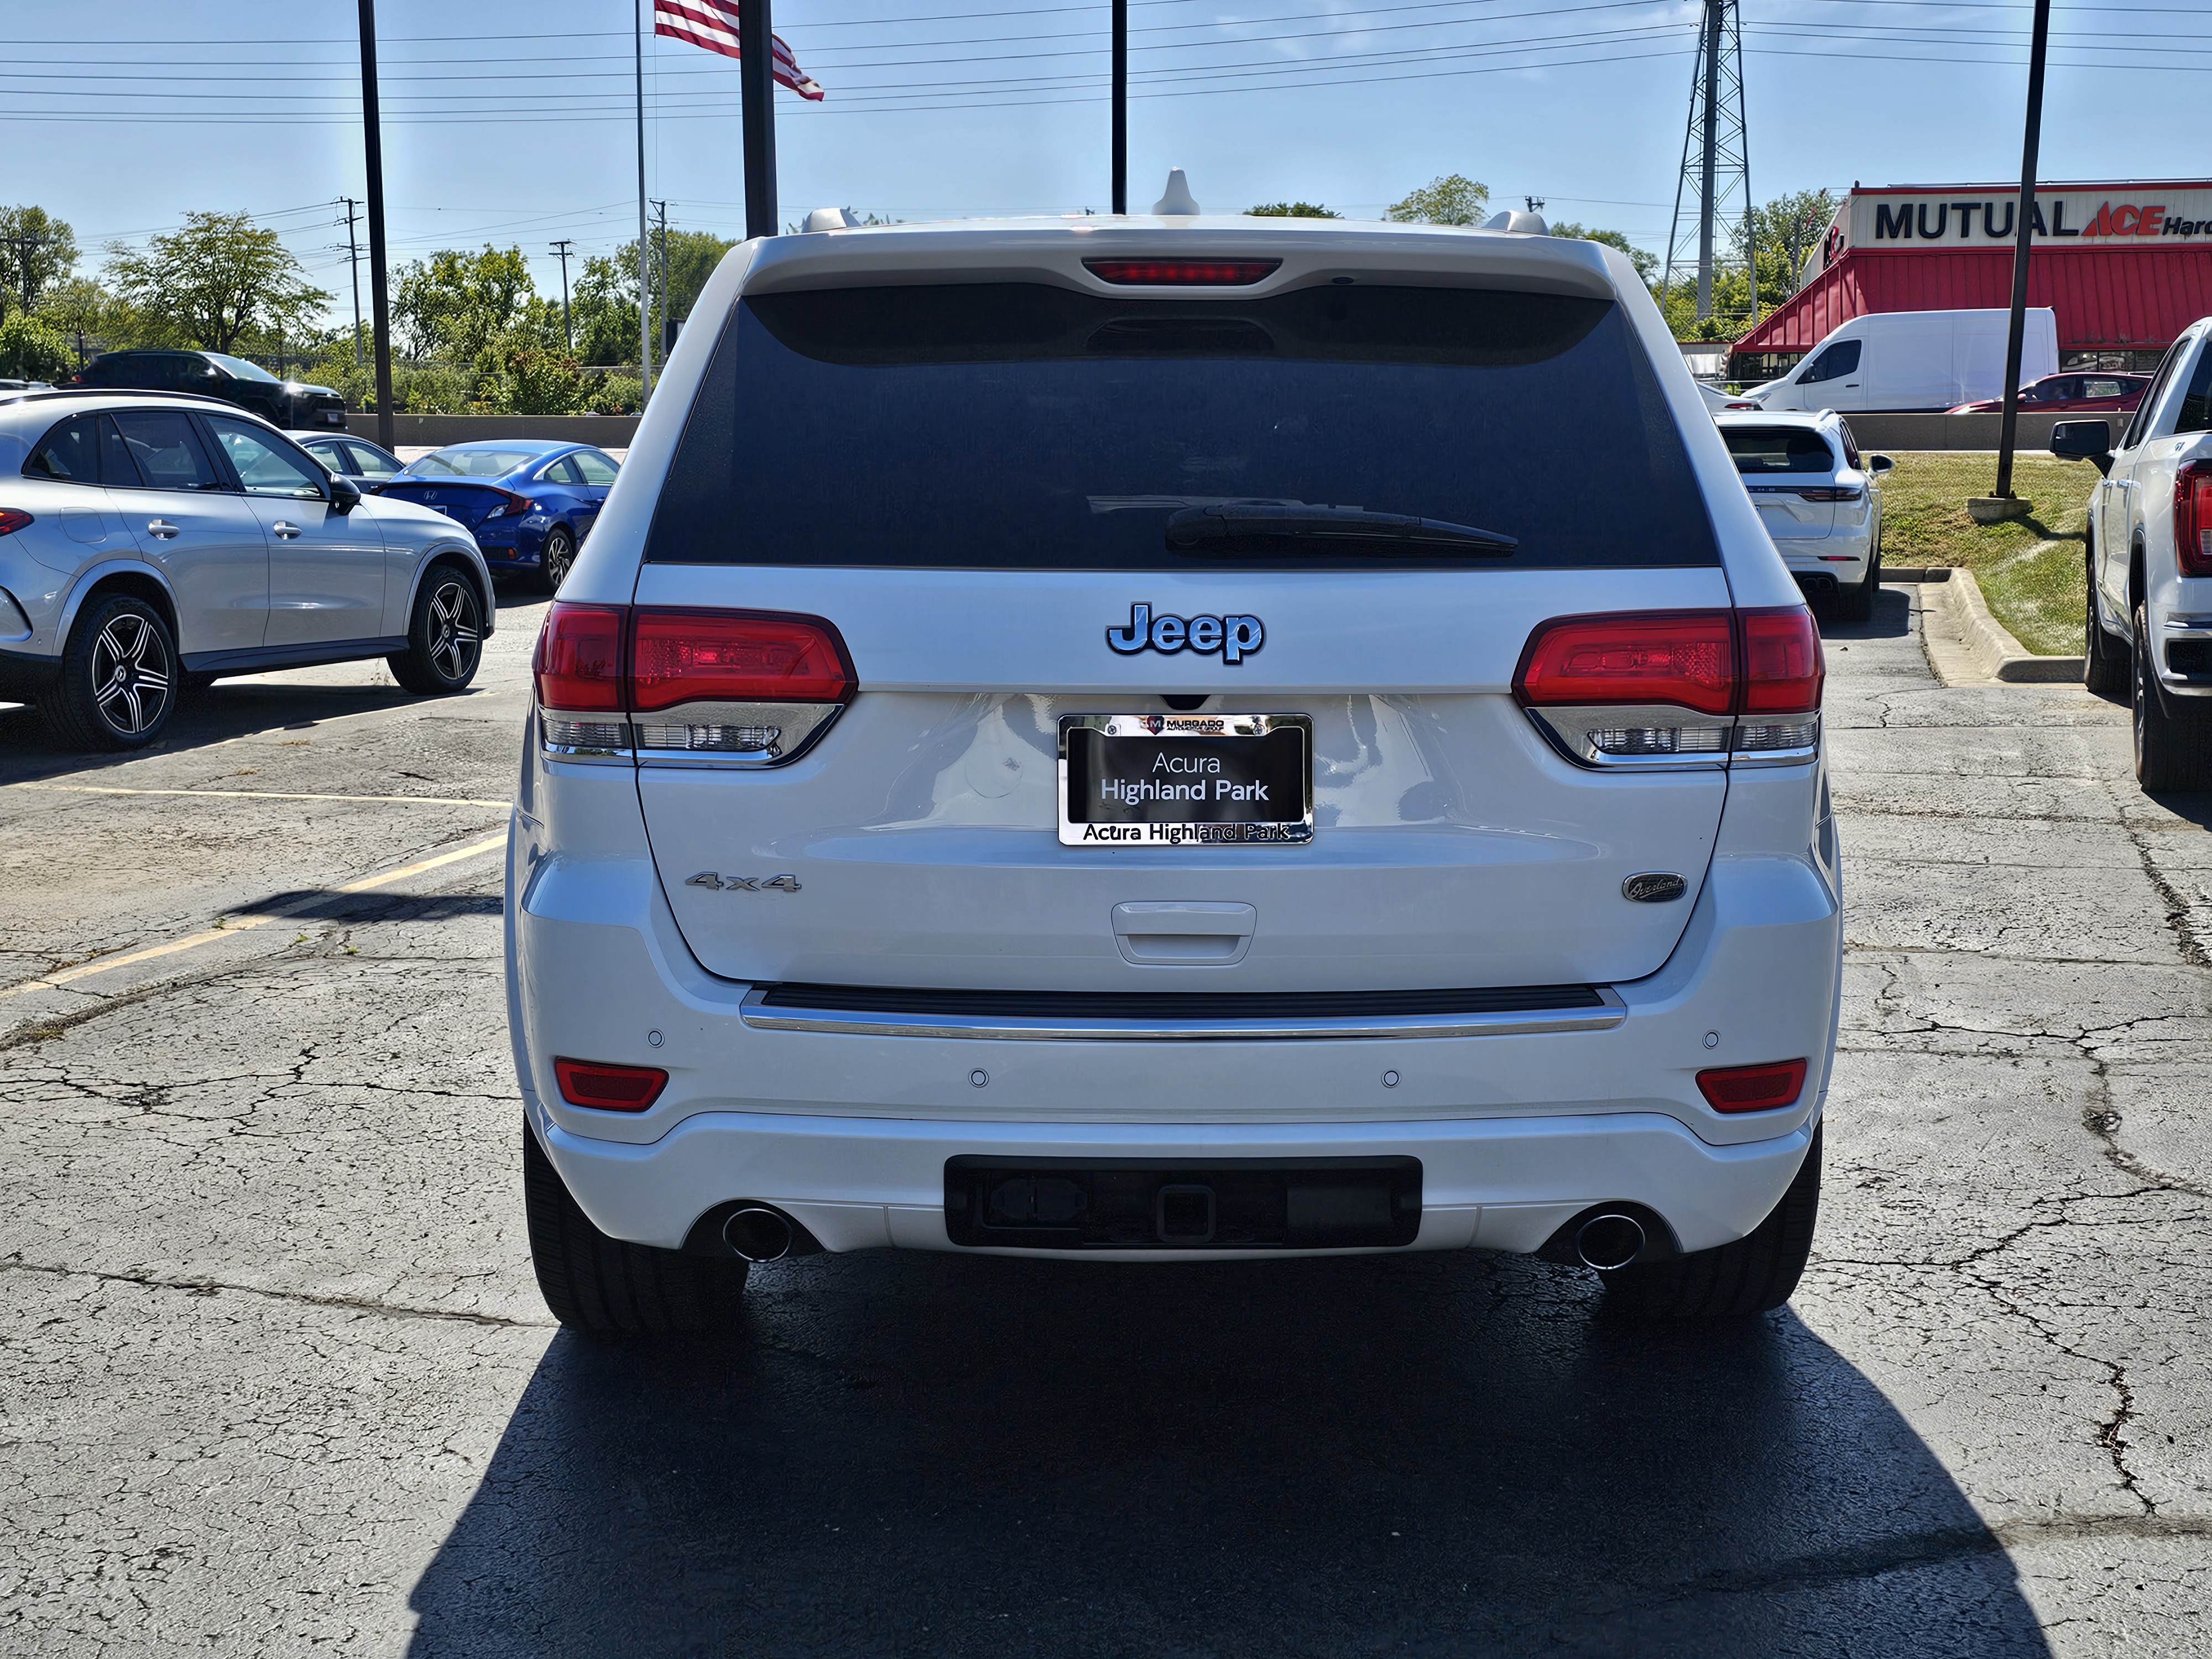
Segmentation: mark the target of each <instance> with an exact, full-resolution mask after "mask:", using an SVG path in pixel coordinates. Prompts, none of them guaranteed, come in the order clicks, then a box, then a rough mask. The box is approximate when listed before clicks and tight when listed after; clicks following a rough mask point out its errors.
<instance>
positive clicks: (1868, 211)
mask: <svg viewBox="0 0 2212 1659" xmlns="http://www.w3.org/2000/svg"><path fill="white" fill-rule="evenodd" d="M2019 197H2020V192H2019V189H2018V187H2017V186H2014V187H2013V188H2012V189H2010V190H2008V189H2007V188H2006V187H2005V186H2003V185H1908V186H1898V187H1893V188H1890V189H1884V190H1865V189H1862V188H1860V187H1858V186H1857V185H1854V186H1852V189H1851V191H1850V195H1849V196H1848V197H1845V198H1844V204H1843V205H1842V206H1841V207H1840V208H1839V209H1838V210H1837V212H1836V216H1835V219H1834V220H1833V222H1832V223H1831V224H1830V225H1829V227H1828V231H1827V234H1826V236H1825V237H1824V238H1823V239H1822V241H1821V245H1820V248H1819V250H1818V251H1817V252H1815V253H1814V255H1813V257H1812V258H1810V259H1809V260H1808V261H1807V267H1806V281H1805V283H1804V286H1803V287H1802V288H1800V289H1798V290H1797V292H1796V294H1794V295H1791V296H1790V299H1789V300H1788V301H1785V302H1784V304H1783V305H1781V306H1779V307H1777V308H1776V309H1775V310H1774V312H1773V313H1771V314H1770V315H1769V316H1768V317H1767V318H1765V320H1763V321H1762V322H1760V323H1759V325H1758V326H1757V327H1755V328H1753V330H1752V331H1750V332H1749V333H1747V334H1746V335H1744V336H1743V337H1742V338H1741V339H1740V340H1738V341H1737V342H1736V343H1735V349H1734V351H1733V353H1732V354H1731V356H1730V358H1729V375H1730V377H1731V378H1732V379H1736V380H1765V379H1768V378H1771V376H1772V375H1775V374H1781V373H1783V372H1784V371H1785V370H1787V369H1788V368H1790V365H1791V364H1793V363H1795V362H1796V361H1797V360H1798V359H1799V358H1800V357H1802V356H1804V355H1805V353H1806V352H1807V351H1808V350H1810V349H1812V348H1813V347H1814V345H1816V344H1817V343H1819V342H1820V339H1821V338H1822V337H1824V336H1826V334H1827V333H1828V332H1829V331H1831V330H1832V329H1833V328H1835V327H1836V326H1837V325H1839V324H1842V323H1844V322H1847V321H1849V320H1850V319H1851V318H1853V317H1858V316H1863V315H1865V314H1866V313H1869V312H1882V311H1961V310H1974V309H1982V308H1989V307H2004V306H2008V305H2009V304H2011V302H2012V264H2013V240H2014V230H2015V225H2016V223H2017V220H2016V219H2015V214H2016V212H2017V210H2018V206H2019ZM2030 231H2031V235H2032V247H2031V252H2030V253H2029V258H2028V267H2027V302H2028V304H2030V305H2032V306H2049V307H2051V309H2052V310H2053V311H2055V312H2056V313H2057V317H2058V356H2059V362H2060V365H2061V366H2062V367H2064V368H2081V367H2097V368H2148V367H2150V366H2152V365H2154V364H2155V363H2156V362H2157V361H2158V358H2159V356H2160V354H2161V353H2163V352H2164V351H2165V349H2166V347H2167V346H2169V345H2171V344H2172V343H2173V340H2174V337H2175V336H2177V335H2179V333H2180V332H2181V331H2182V330H2183V329H2184V328H2186V327H2187V326H2188V325H2190V324H2191V323H2192V322H2194V321H2195V320H2196V319H2197V318H2199V317H2203V316H2205V315H2207V314H2208V313H2212V182H2208V181H2204V180H2200V179H2191V180H2155V179H2154V180H2150V181H2139V180H2130V181H2125V182H2119V183H2113V184H2088V185H2048V186H2045V187H2042V188H2039V190H2038V191H2036V197H2035V204H2034V210H2033V216H2032V218H2031V220H2030Z"/></svg>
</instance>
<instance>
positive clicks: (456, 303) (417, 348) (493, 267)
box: [392, 242, 560, 362]
mask: <svg viewBox="0 0 2212 1659" xmlns="http://www.w3.org/2000/svg"><path fill="white" fill-rule="evenodd" d="M541 309H542V304H541V302H539V301H538V288H537V284H536V283H533V282H532V281H531V278H530V265H529V262H528V261H527V260H526V259H524V258H523V257H522V250H521V249H520V247H506V248H495V247H494V246H491V244H490V243H489V242H487V243H485V244H484V246H483V251H482V252H477V253H463V252H459V251H457V250H455V249H453V248H443V249H441V250H440V251H439V252H435V253H434V254H432V255H431V256H430V257H429V258H427V259H418V260H416V262H415V263H414V264H410V265H405V266H403V267H401V269H400V272H399V282H398V292H397V293H396V295H394V298H393V302H392V318H393V320H394V321H395V322H397V323H398V325H399V327H400V328H401V329H402V330H404V331H405V333H406V336H407V340H408V344H409V348H410V350H411V352H412V353H413V355H414V356H417V357H441V358H445V359H447V360H448V361H453V362H467V361H470V360H471V359H473V358H475V357H476V356H477V355H478V354H479V353H481V352H482V351H483V349H485V348H486V347H487V346H489V345H490V344H491V343H492V342H493V341H494V340H495V339H497V338H498V337H501V335H505V334H508V333H511V332H513V331H515V330H517V329H520V328H525V327H527V326H528V325H532V323H533V322H535V323H537V324H538V325H539V326H541V327H542V326H543V320H544V319H543V318H542V317H540V316H538V315H536V314H535V313H538V312H539V311H540V310H541ZM552 324H553V327H554V328H555V329H556V330H557V329H558V328H559V327H560V314H559V311H558V309H557V307H556V309H555V312H554V315H553V319H552Z"/></svg>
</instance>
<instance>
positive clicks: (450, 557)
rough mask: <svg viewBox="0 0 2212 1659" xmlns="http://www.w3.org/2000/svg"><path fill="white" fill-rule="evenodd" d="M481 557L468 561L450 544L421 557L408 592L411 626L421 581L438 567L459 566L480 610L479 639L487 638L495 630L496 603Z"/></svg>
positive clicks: (420, 592) (408, 612) (496, 621)
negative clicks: (481, 621) (481, 623)
mask: <svg viewBox="0 0 2212 1659" xmlns="http://www.w3.org/2000/svg"><path fill="white" fill-rule="evenodd" d="M482 557H483V555H482V554H478V555H477V556H476V557H475V558H471V557H470V556H469V555H468V554H467V553H466V552H465V551H463V550H461V549H459V548H458V547H454V546H453V545H451V544H447V545H446V546H444V547H439V548H435V549H433V550H431V551H429V552H428V553H426V554H424V555H423V556H422V559H421V561H420V562H417V563H416V567H415V575H414V579H413V580H412V582H411V583H410V586H409V587H408V591H407V611H406V614H407V617H408V618H409V620H410V624H411V623H412V620H413V618H414V616H415V601H416V599H420V598H421V597H422V583H423V581H424V580H425V579H426V578H427V577H428V575H429V574H430V573H431V572H432V571H433V570H435V569H436V568H438V567H439V566H440V565H441V564H450V565H459V567H460V568H461V569H462V570H463V571H464V572H465V574H467V576H468V579H469V585H470V586H471V587H473V588H475V589H476V592H477V605H479V606H480V607H482V609H483V628H482V629H479V630H478V635H479V637H481V638H483V639H487V640H488V639H489V638H490V637H491V636H492V635H493V634H494V633H495V632H496V631H497V629H498V626H499V623H498V617H499V601H498V600H497V599H495V597H494V596H493V592H492V585H491V572H490V570H489V568H487V567H485V566H483V565H482V564H480V563H479V562H478V561H479V560H481V559H482ZM403 643H404V641H403Z"/></svg>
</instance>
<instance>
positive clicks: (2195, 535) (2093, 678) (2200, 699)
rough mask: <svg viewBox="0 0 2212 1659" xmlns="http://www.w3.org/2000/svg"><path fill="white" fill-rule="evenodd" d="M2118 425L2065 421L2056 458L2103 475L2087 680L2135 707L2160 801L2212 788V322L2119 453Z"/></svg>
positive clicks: (2169, 361)
mask: <svg viewBox="0 0 2212 1659" xmlns="http://www.w3.org/2000/svg"><path fill="white" fill-rule="evenodd" d="M2051 453H2053V454H2056V455H2065V456H2070V457H2075V458H2081V459H2089V460H2093V461H2094V462H2096V464H2097V466H2098V470H2099V471H2101V472H2102V473H2103V474H2104V475H2105V476H2104V482H2103V483H2100V484H2099V485H2098V486H2097V489H2096V493H2095V495H2094V496H2093V499H2092V500H2091V501H2090V505H2089V527H2088V564H2089V570H2088V606H2087V611H2088V615H2087V624H2088V625H2087V629H2086V630H2085V632H2086V634H2087V640H2086V645H2087V671H2086V673H2085V676H2084V678H2086V679H2087V683H2088V686H2089V689H2090V690H2092V691H2095V692H2099V693H2101V694H2104V695H2106V696H2113V695H2117V694H2118V693H2120V692H2123V691H2124V692H2126V693H2127V694H2128V695H2129V696H2130V700H2131V701H2132V702H2133V704H2134V707H2135V760H2136V780H2137V781H2139V782H2140V783H2141V784H2142V787H2144V788H2146V789H2189V788H2202V787H2204V786H2205V785H2206V784H2207V783H2212V317H2206V318H2201V319H2198V320H2197V321H2196V322H2194V323H2191V325H2189V327H2188V328H2187V329H2185V330H2184V331H2183V332H2182V336H2181V337H2180V338H2179V340H2176V341H2175V342H2174V343H2173V347H2172V349H2171V350H2170V351H2168V352H2167V353H2166V361H2165V362H2162V363H2160V365H2159V368H2158V374H2157V376H2156V378H2154V380H2152V381H2151V386H2150V390H2149V391H2148V392H2145V393H2143V399H2142V403H2141V404H2137V405H2136V412H2135V414H2134V416H2133V417H2132V418H2130V420H2129V422H2128V423H2127V429H2126V431H2125V433H2124V435H2122V437H2121V439H2120V441H2119V447H2118V448H2117V449H2115V448H2114V447H2113V446H2112V423H2111V422H2108V421H2103V420H2081V421H2061V422H2058V423H2057V425H2056V426H2054V427H2052V428H2051Z"/></svg>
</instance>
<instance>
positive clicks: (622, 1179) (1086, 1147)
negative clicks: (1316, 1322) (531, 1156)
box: [538, 1112, 1811, 1261]
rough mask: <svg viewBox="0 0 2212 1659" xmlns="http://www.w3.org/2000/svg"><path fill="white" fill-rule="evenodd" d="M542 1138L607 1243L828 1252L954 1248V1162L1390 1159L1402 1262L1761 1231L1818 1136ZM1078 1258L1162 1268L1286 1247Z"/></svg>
mask: <svg viewBox="0 0 2212 1659" xmlns="http://www.w3.org/2000/svg"><path fill="white" fill-rule="evenodd" d="M538 1139H539V1141H540V1144H541V1145H543V1146H544V1147H545V1149H546V1152H547V1153H548V1155H549V1156H550V1158H551V1159H552V1161H553V1165H554V1167H555V1168H556V1170H559V1171H560V1173H561V1178H562V1180H563V1181H564V1182H567V1183H568V1188H569V1190H570V1191H571V1192H573V1193H574V1194H575V1195H576V1199H577V1201H578V1202H579V1203H580V1204H581V1205H582V1206H583V1208H584V1210H585V1212H586V1214H588V1215H589V1216H590V1217H591V1218H592V1221H593V1222H594V1223H595V1224H596V1225H598V1226H599V1229H600V1231H603V1232H606V1233H610V1234H611V1235H613V1236H614V1237H617V1238H629V1239H633V1240H635V1241H637V1242H639V1243H650V1244H658V1245H661V1246H664V1247H666V1248H670V1249H673V1248H675V1247H676V1246H677V1245H679V1244H681V1243H683V1241H684V1234H685V1233H686V1232H687V1231H689V1229H690V1223H691V1221H692V1220H693V1219H694V1218H696V1217H697V1216H699V1215H700V1214H702V1213H703V1212H705V1211H707V1210H708V1209H710V1208H712V1207H713V1206H715V1205H717V1204H720V1203H722V1202H724V1201H726V1200H729V1199H732V1198H738V1197H742V1198H748V1199H755V1200H759V1201H761V1202H763V1203H766V1204H771V1205H774V1206H775V1207H777V1208H778V1209H781V1210H782V1211H783V1212H786V1213H787V1214H788V1215H789V1216H791V1217H792V1218H793V1220H795V1221H798V1222H799V1224H800V1225H803V1226H805V1228H806V1229H807V1231H810V1232H811V1233H812V1234H813V1235H814V1237H816V1238H817V1239H818V1240H819V1241H820V1242H821V1243H822V1244H823V1247H824V1248H825V1249H831V1250H860V1249H872V1248H875V1247H879V1246H884V1245H897V1246H901V1247H903V1248H906V1249H925V1250H950V1249H957V1248H963V1247H958V1246H955V1245H954V1244H953V1243H952V1242H951V1238H950V1237H948V1236H947V1234H946V1231H945V1209H944V1198H945V1160H946V1159H948V1158H957V1157H960V1156H962V1155H964V1154H983V1155H989V1156H994V1157H1018V1158H1079V1159H1097V1161H1098V1162H1100V1163H1102V1164H1106V1163H1113V1162H1116V1161H1119V1160H1123V1159H1128V1158H1182V1159H1191V1160H1194V1161H1202V1160H1206V1159H1224V1158H1364V1157H1372V1156H1375V1155H1376V1154H1377V1153H1378V1152H1389V1153H1390V1154H1393V1155H1396V1156H1401V1157H1412V1158H1419V1160H1420V1161H1421V1187H1422V1194H1421V1197H1422V1201H1421V1230H1420V1233H1419V1237H1417V1238H1416V1239H1415V1241H1414V1243H1413V1245H1412V1246H1411V1247H1410V1248H1412V1249H1427V1250H1440V1249H1465V1248H1467V1247H1468V1246H1470V1245H1473V1246H1476V1247H1478V1248H1481V1249H1498V1250H1516V1251H1528V1250H1534V1249H1536V1248H1537V1247H1538V1246H1540V1245H1541V1244H1542V1243H1544V1241H1545V1240H1546V1239H1547V1238H1548V1237H1551V1235H1552V1234H1553V1232H1554V1231H1557V1230H1558V1229H1559V1227H1561V1226H1563V1225H1565V1223H1566V1222H1567V1221H1568V1220H1569V1219H1570V1218H1572V1217H1573V1216H1574V1215H1576V1214H1577V1212H1580V1211H1582V1210H1584V1209H1586V1208H1588V1207H1589V1206H1591V1205H1593V1204H1599V1203H1615V1202H1622V1201H1627V1202H1633V1203H1641V1204H1645V1205H1649V1206H1650V1207H1651V1208H1652V1209H1654V1210H1656V1211H1657V1212H1659V1213H1660V1214H1661V1215H1662V1216H1664V1217H1665V1218H1667V1220H1668V1224H1669V1225H1671V1226H1672V1227H1673V1228H1674V1233H1675V1236H1676V1238H1677V1241H1678V1242H1679V1243H1680V1246H1681V1248H1683V1249H1693V1250H1694V1249H1705V1248H1706V1247H1707V1246H1709V1245H1713V1244H1719V1243H1726V1242H1727V1241H1728V1240H1729V1239H1732V1238H1740V1237H1742V1236H1743V1235H1744V1234H1746V1233H1747V1232H1749V1231H1751V1230H1752V1229H1753V1227H1756V1226H1757V1225H1759V1222H1760V1221H1761V1220H1762V1219H1764V1218H1765V1216H1766V1213H1767V1212H1768V1211H1770V1210H1771V1209H1772V1208H1773V1207H1774V1204H1775V1201H1776V1200H1777V1199H1778V1198H1779V1197H1780V1195H1781V1194H1782V1191H1783V1189H1784V1188H1786V1187H1787V1186H1788V1185H1789V1184H1790V1180H1791V1178H1792V1177H1794V1176H1796V1173H1797V1167H1798V1165H1799V1164H1801V1163H1802V1162H1803V1160H1804V1157H1805V1149H1806V1147H1807V1146H1808V1145H1809V1144H1810V1141H1811V1130H1810V1127H1809V1126H1807V1127H1798V1128H1796V1129H1794V1130H1792V1131H1791V1132H1790V1133H1787V1134H1784V1135H1779V1136H1777V1137H1775V1138H1773V1139H1768V1140H1759V1141H1753V1142H1752V1143H1750V1144H1749V1145H1747V1146H1708V1145H1707V1144H1706V1143H1705V1142H1704V1141H1702V1140H1700V1139H1699V1138H1698V1137H1697V1136H1696V1135H1694V1134H1692V1133H1690V1132H1689V1131H1688V1130H1687V1129H1686V1128H1684V1127H1682V1125H1680V1123H1678V1122H1676V1121H1674V1120H1673V1119H1672V1118H1668V1117H1663V1116H1659V1115H1654V1114H1650V1113H1623V1114H1620V1115H1603V1116H1584V1117H1534V1118H1501V1119H1492V1120H1490V1121H1475V1122H1443V1123H1350V1124H1267V1125H1220V1124H1207V1125H1199V1124H1127V1123H1091V1124H1054V1123H925V1122H913V1121H899V1120H894V1119H882V1118H823V1117H780V1116H775V1115H766V1114H761V1115H753V1114H742V1113H731V1112H713V1113H707V1114H702V1115H698V1116H696V1117H691V1118H688V1119H686V1120H685V1121H684V1122H683V1123H681V1124H679V1125H678V1127H676V1128H675V1129H673V1130H671V1132H670V1133H668V1134H667V1135H666V1136H665V1137H664V1138H663V1139H660V1140H659V1141H656V1142H654V1143H653V1144H652V1145H650V1146H617V1145H614V1144H612V1143H610V1142H607V1141H604V1140H594V1139H590V1138H588V1137H586V1136H583V1135H576V1134H571V1133H568V1131H566V1130H564V1129H562V1128H561V1127H559V1126H558V1125H557V1124H554V1123H551V1122H550V1120H549V1119H548V1118H547V1117H545V1116H544V1115H543V1114H542V1113H541V1114H540V1115H538ZM987 1253H990V1254H1013V1255H1030V1254H1037V1252H1030V1251H989V1252H987ZM1052 1254H1054V1255H1059V1254H1061V1253H1060V1252H1053V1253H1052ZM1082 1254H1083V1255H1085V1256H1088V1257H1091V1258H1093V1259H1099V1258H1103V1259H1106V1260H1111V1261H1182V1260H1195V1259H1210V1260H1218V1259H1220V1258H1222V1257H1224V1256H1246V1255H1283V1254H1285V1252H1284V1251H1282V1250H1279V1249H1270V1250H1266V1251H1245V1250H1222V1249H1204V1250H1189V1251H1184V1250H1170V1249H1146V1250H1141V1251H1138V1250H1129V1251H1122V1250H1112V1249H1100V1250H1085V1251H1084V1252H1082ZM1297 1254H1322V1252H1297ZM1328 1254H1335V1252H1329V1253H1328Z"/></svg>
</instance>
